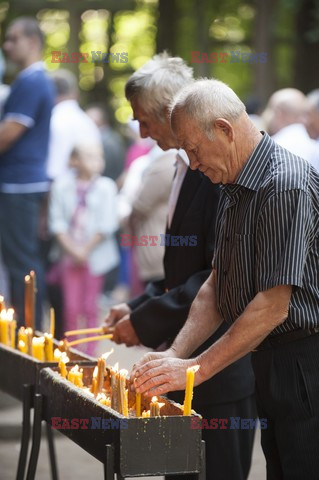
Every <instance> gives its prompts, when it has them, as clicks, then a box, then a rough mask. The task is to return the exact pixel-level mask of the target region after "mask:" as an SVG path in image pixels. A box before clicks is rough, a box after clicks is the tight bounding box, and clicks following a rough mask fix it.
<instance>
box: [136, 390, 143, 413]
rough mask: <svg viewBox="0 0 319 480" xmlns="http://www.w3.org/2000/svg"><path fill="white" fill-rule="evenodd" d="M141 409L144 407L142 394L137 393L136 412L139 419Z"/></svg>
mask: <svg viewBox="0 0 319 480" xmlns="http://www.w3.org/2000/svg"><path fill="white" fill-rule="evenodd" d="M141 407H142V394H141V393H136V397H135V411H136V416H137V417H140V416H141Z"/></svg>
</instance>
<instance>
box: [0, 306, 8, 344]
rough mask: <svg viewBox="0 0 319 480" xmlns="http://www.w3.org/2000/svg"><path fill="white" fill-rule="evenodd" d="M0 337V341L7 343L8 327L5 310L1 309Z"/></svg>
mask: <svg viewBox="0 0 319 480" xmlns="http://www.w3.org/2000/svg"><path fill="white" fill-rule="evenodd" d="M0 339H1V343H3V344H4V345H8V344H9V329H8V318H7V311H6V310H1V313H0Z"/></svg>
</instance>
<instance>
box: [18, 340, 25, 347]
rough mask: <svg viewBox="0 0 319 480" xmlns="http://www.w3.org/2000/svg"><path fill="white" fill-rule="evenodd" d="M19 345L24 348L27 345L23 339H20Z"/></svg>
mask: <svg viewBox="0 0 319 480" xmlns="http://www.w3.org/2000/svg"><path fill="white" fill-rule="evenodd" d="M19 347H20V348H24V347H25V343H24V341H23V340H19Z"/></svg>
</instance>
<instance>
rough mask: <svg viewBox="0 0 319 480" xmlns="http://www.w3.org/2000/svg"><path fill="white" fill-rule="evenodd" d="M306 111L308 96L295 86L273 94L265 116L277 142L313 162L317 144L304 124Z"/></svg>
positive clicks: (269, 131)
mask: <svg viewBox="0 0 319 480" xmlns="http://www.w3.org/2000/svg"><path fill="white" fill-rule="evenodd" d="M306 112H307V98H306V96H305V95H304V94H303V93H302V92H300V91H299V90H297V89H295V88H283V89H281V90H277V92H275V93H273V94H272V96H271V97H270V99H269V101H268V105H267V107H266V110H265V111H264V113H263V118H264V121H265V124H266V130H267V131H268V133H269V134H270V135H272V138H273V140H275V142H277V143H278V144H279V145H281V146H282V147H284V148H286V149H287V150H289V151H290V152H292V153H294V154H295V155H298V156H299V157H302V158H304V159H305V160H308V161H309V162H312V159H313V157H314V155H315V153H316V150H317V146H316V143H315V142H314V141H313V140H312V139H311V138H310V137H309V135H308V133H307V130H306V128H305V126H304V122H305V118H306Z"/></svg>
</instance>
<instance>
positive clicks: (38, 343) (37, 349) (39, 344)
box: [32, 337, 45, 362]
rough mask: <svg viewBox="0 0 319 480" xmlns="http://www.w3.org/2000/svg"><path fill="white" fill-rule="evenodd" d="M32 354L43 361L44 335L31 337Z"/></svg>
mask: <svg viewBox="0 0 319 480" xmlns="http://www.w3.org/2000/svg"><path fill="white" fill-rule="evenodd" d="M32 356H33V357H34V358H37V359H38V360H40V362H44V359H45V356H44V337H33V339H32Z"/></svg>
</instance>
